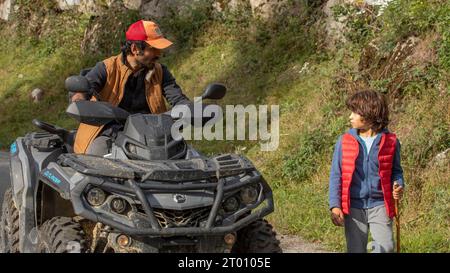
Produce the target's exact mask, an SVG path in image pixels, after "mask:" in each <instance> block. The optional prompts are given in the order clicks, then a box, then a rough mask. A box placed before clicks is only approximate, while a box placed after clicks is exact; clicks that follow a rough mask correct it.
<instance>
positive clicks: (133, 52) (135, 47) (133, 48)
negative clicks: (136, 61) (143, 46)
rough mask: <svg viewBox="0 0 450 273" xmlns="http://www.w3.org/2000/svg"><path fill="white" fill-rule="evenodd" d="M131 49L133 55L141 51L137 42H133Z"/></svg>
mask: <svg viewBox="0 0 450 273" xmlns="http://www.w3.org/2000/svg"><path fill="white" fill-rule="evenodd" d="M130 49H131V54H133V56H135V55H137V54H138V53H139V49H138V48H137V46H136V44H135V43H132V44H131V47H130Z"/></svg>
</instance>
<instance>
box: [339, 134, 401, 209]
mask: <svg viewBox="0 0 450 273" xmlns="http://www.w3.org/2000/svg"><path fill="white" fill-rule="evenodd" d="M396 142H397V138H396V136H395V134H391V133H383V134H382V136H381V141H380V147H379V151H378V165H379V170H378V174H379V176H380V183H381V189H382V191H383V197H384V204H385V206H386V212H387V215H389V218H392V217H394V216H395V209H394V199H393V197H392V184H391V174H392V161H393V159H394V153H395V144H396ZM358 154H359V145H358V141H357V140H356V139H355V137H354V136H352V135H351V134H349V133H346V134H344V136H343V137H342V177H341V179H342V189H341V202H342V204H341V205H342V211H343V212H344V213H345V214H349V211H350V186H351V183H352V177H353V173H354V171H355V165H356V158H357V157H358Z"/></svg>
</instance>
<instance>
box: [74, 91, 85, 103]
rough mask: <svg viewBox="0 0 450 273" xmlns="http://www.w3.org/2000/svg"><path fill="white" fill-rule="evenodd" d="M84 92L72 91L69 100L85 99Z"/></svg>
mask: <svg viewBox="0 0 450 273" xmlns="http://www.w3.org/2000/svg"><path fill="white" fill-rule="evenodd" d="M86 99H87V98H86V93H81V92H77V93H74V94H73V96H72V98H71V100H72V102H76V101H80V100H86Z"/></svg>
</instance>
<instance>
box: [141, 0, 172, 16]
mask: <svg viewBox="0 0 450 273" xmlns="http://www.w3.org/2000/svg"><path fill="white" fill-rule="evenodd" d="M174 2H175V0H167V1H160V0H146V1H145V0H144V3H142V4H141V10H140V12H141V15H142V16H143V17H145V18H148V19H150V20H152V19H159V18H162V17H164V16H165V15H166V14H167V12H168V8H169V7H170V6H174V5H173V4H174Z"/></svg>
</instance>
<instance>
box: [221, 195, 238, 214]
mask: <svg viewBox="0 0 450 273" xmlns="http://www.w3.org/2000/svg"><path fill="white" fill-rule="evenodd" d="M223 209H224V210H225V211H226V212H234V211H237V210H238V209H239V200H238V199H237V198H236V197H234V196H232V197H230V198H228V199H227V200H225V202H223Z"/></svg>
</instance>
